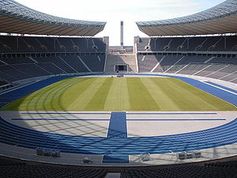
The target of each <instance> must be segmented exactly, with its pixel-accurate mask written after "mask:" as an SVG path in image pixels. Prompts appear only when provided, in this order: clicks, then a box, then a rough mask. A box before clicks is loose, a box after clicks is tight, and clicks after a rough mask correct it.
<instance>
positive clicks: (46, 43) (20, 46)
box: [0, 36, 106, 53]
mask: <svg viewBox="0 0 237 178" xmlns="http://www.w3.org/2000/svg"><path fill="white" fill-rule="evenodd" d="M105 49H106V44H105V43H104V42H103V39H102V38H68V37H67V38H66V37H65V38H63V37H58V38H56V37H25V36H0V52H5V53H7V52H8V53H15V52H78V53H86V52H93V53H96V52H104V51H105Z"/></svg>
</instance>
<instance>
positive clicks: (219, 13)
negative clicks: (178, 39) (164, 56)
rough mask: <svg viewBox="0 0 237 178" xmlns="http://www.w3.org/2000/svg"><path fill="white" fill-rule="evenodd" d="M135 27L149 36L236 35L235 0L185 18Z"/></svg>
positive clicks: (236, 4) (236, 7)
mask: <svg viewBox="0 0 237 178" xmlns="http://www.w3.org/2000/svg"><path fill="white" fill-rule="evenodd" d="M137 26H138V28H139V30H141V31H142V32H144V33H145V34H147V35H149V36H172V35H206V34H225V33H237V0H226V1H225V2H223V3H221V4H219V5H217V6H215V7H213V8H210V9H207V10H205V11H202V12H199V13H196V14H193V15H189V16H185V17H179V18H174V19H168V20H160V21H144V22H137Z"/></svg>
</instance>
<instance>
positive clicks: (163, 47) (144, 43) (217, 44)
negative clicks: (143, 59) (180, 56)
mask: <svg viewBox="0 0 237 178" xmlns="http://www.w3.org/2000/svg"><path fill="white" fill-rule="evenodd" d="M137 44H138V51H237V36H215V37H170V38H139V40H138V42H137Z"/></svg>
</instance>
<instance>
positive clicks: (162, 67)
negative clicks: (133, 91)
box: [137, 54, 237, 83]
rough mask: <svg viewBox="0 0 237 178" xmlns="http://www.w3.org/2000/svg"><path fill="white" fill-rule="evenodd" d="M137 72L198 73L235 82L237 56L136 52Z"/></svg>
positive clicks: (236, 81)
mask: <svg viewBox="0 0 237 178" xmlns="http://www.w3.org/2000/svg"><path fill="white" fill-rule="evenodd" d="M137 59H138V67H139V72H161V73H176V74H186V75H198V76H203V77H210V78H216V79H221V80H225V81H230V82H233V83H237V57H218V56H201V55H200V56H199V55H146V54H144V55H142V54H138V57H137Z"/></svg>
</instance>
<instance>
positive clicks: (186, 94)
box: [2, 77, 237, 111]
mask: <svg viewBox="0 0 237 178" xmlns="http://www.w3.org/2000/svg"><path fill="white" fill-rule="evenodd" d="M2 110H11V111H12V110H19V111H236V110H237V109H236V107H235V106H233V105H231V104H229V103H227V102H225V101H223V100H221V99H219V98H217V97H214V96H212V95H210V94H207V93H205V92H204V91H202V90H199V89H197V88H195V87H193V86H191V85H189V84H186V83H184V82H183V81H181V80H179V79H174V78H160V77H151V78H148V77H141V78H138V77H128V78H116V77H113V78H112V77H97V78H96V77H91V78H89V77H88V78H70V79H65V80H62V81H60V82H57V83H54V84H52V85H50V86H47V87H45V88H43V89H41V90H38V91H36V92H34V93H32V94H30V95H28V96H26V97H24V98H21V99H18V100H16V101H14V102H12V103H9V104H8V105H6V106H4V107H3V108H2Z"/></svg>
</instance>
